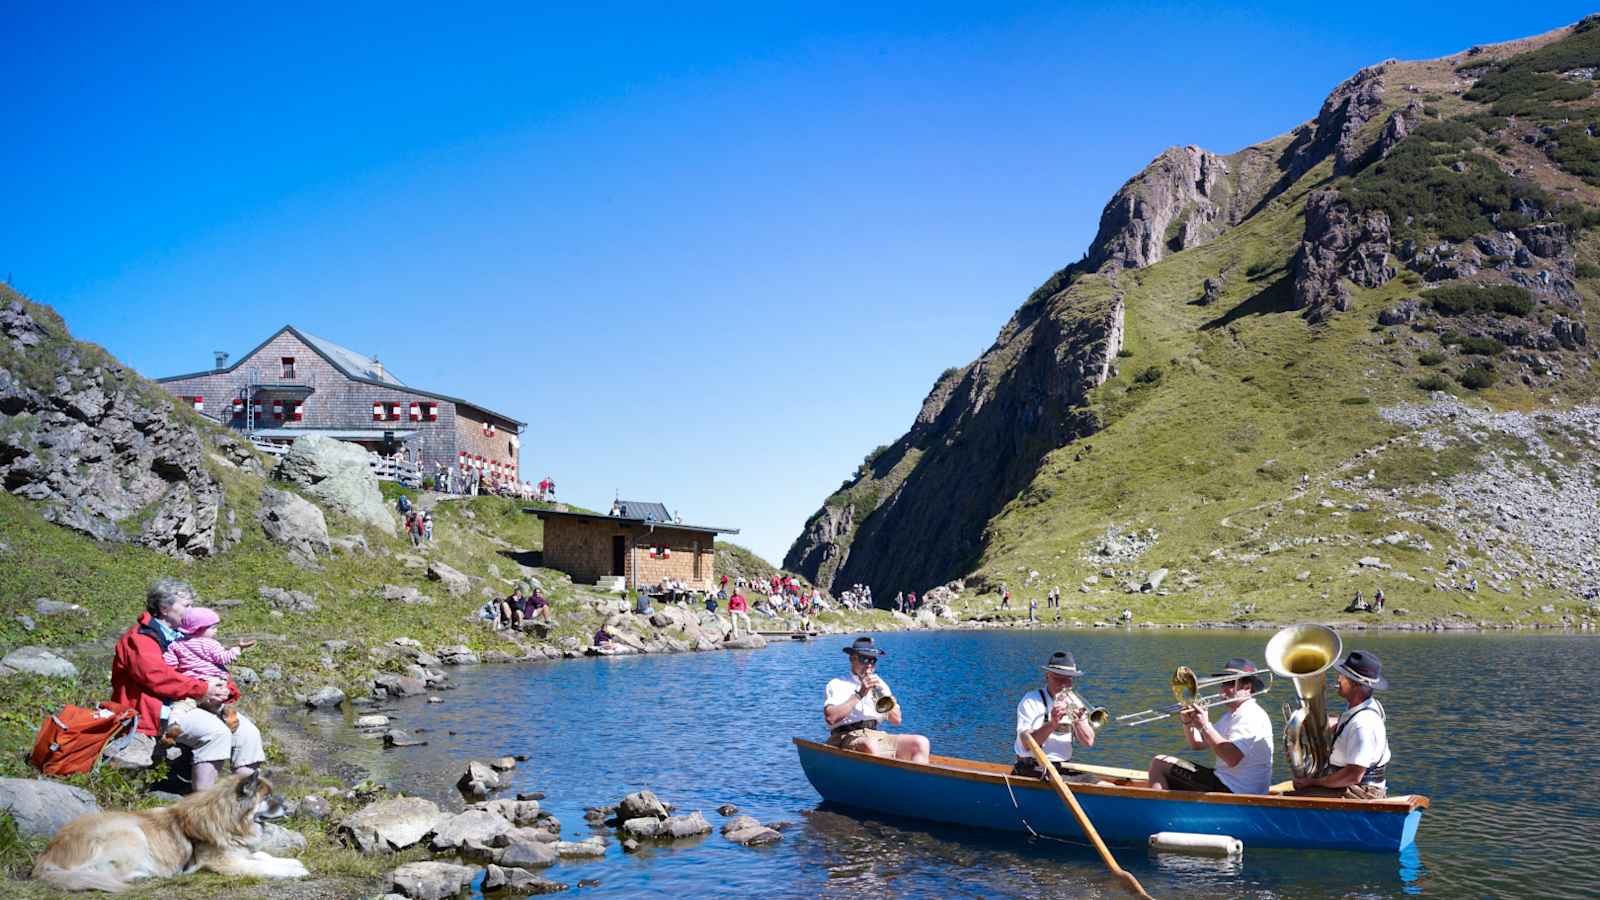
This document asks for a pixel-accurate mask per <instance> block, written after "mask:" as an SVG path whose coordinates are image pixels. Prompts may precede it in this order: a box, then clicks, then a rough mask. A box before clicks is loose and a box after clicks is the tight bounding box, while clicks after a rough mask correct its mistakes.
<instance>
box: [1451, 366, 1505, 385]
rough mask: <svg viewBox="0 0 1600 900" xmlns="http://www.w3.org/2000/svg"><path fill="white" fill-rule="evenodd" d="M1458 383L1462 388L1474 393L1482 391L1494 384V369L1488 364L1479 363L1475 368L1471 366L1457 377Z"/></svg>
mask: <svg viewBox="0 0 1600 900" xmlns="http://www.w3.org/2000/svg"><path fill="white" fill-rule="evenodd" d="M1456 381H1459V382H1461V386H1462V387H1464V388H1469V389H1471V390H1474V391H1481V390H1483V389H1484V388H1486V387H1488V386H1489V385H1491V384H1494V381H1495V373H1494V367H1493V366H1491V365H1489V364H1488V363H1479V364H1477V365H1475V366H1471V367H1470V368H1468V369H1466V370H1465V371H1463V372H1462V373H1461V374H1460V375H1458V376H1456Z"/></svg>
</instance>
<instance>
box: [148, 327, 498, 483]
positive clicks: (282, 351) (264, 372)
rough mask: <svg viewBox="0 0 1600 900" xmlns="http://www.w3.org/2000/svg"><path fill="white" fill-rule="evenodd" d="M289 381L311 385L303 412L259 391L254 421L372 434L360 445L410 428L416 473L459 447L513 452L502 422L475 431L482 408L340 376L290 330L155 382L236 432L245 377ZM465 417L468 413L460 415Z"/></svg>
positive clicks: (280, 395) (241, 420) (446, 460)
mask: <svg viewBox="0 0 1600 900" xmlns="http://www.w3.org/2000/svg"><path fill="white" fill-rule="evenodd" d="M284 357H293V358H294V372H293V377H284V371H283V358H284ZM263 383H265V384H296V385H305V386H307V387H311V388H313V389H314V390H313V392H312V393H311V394H310V395H309V396H306V397H304V400H305V406H304V409H303V418H302V419H301V420H300V421H298V422H297V421H294V420H293V418H292V412H293V407H292V403H291V401H293V400H296V399H299V398H300V396H301V395H300V394H298V393H296V392H274V391H270V390H263V391H259V392H258V393H257V395H256V396H255V398H253V399H254V400H255V402H258V403H260V405H261V411H260V413H259V414H258V415H257V416H256V427H257V428H289V429H293V428H340V429H359V430H362V431H370V432H371V433H372V440H371V441H370V442H365V441H364V442H362V443H364V444H367V445H368V449H378V447H379V446H380V445H381V442H382V441H383V433H384V432H385V431H411V432H414V433H413V435H412V437H411V438H409V439H408V440H406V441H405V442H404V444H403V445H404V446H405V447H407V448H409V449H411V450H413V451H417V452H419V453H420V455H421V460H422V466H423V474H425V475H431V474H433V472H434V471H435V466H436V465H447V466H450V465H457V464H458V461H459V454H460V453H462V452H466V453H469V454H473V455H479V456H483V457H484V458H486V459H494V460H496V461H498V462H501V463H509V464H510V465H513V466H515V465H516V463H517V457H516V451H515V449H514V447H513V445H512V443H511V440H512V438H514V437H516V435H515V434H514V433H513V432H511V431H509V430H507V425H508V424H509V423H507V422H505V421H503V420H502V421H497V422H496V423H495V426H496V429H495V432H496V433H495V437H494V438H493V439H490V438H487V437H485V436H484V435H483V433H482V432H483V424H484V420H485V418H486V417H485V415H484V413H483V412H482V411H480V410H477V409H473V408H471V407H458V406H457V404H455V403H452V402H451V401H449V400H440V399H438V398H436V397H429V396H427V395H424V394H421V393H417V392H415V391H412V390H409V389H407V388H405V387H403V386H400V385H393V386H388V385H384V386H380V385H375V384H368V383H366V382H361V381H354V380H352V379H350V378H347V377H346V376H345V375H344V374H343V373H341V372H340V371H339V370H338V369H336V368H334V367H333V366H332V365H331V364H330V363H329V362H328V361H327V360H325V359H323V358H322V356H321V355H320V354H318V353H317V352H316V351H315V350H313V349H312V348H311V347H310V346H309V345H307V344H306V343H304V342H303V341H301V340H300V339H299V338H298V337H296V336H295V335H294V334H293V333H292V332H288V331H285V332H282V333H280V334H279V335H277V336H276V337H274V338H273V339H272V340H270V341H268V342H267V343H266V344H265V345H264V346H262V347H261V349H260V350H259V351H257V352H256V353H254V354H252V355H251V356H248V357H246V358H244V359H242V360H240V361H239V362H238V363H237V364H235V365H234V367H233V368H231V369H223V370H218V371H212V372H206V373H202V374H199V375H195V376H193V377H190V378H182V379H174V380H169V381H163V382H160V384H161V386H162V387H164V388H166V389H167V390H168V391H171V392H172V393H173V394H175V395H177V396H178V397H180V398H188V397H194V396H200V397H203V398H205V407H204V410H203V411H202V413H201V414H202V415H204V416H205V417H206V418H209V419H211V420H213V421H216V422H219V423H221V424H222V425H225V426H228V427H230V428H235V429H239V430H241V431H243V430H244V429H245V426H246V423H247V422H248V421H249V420H248V417H247V416H246V415H244V414H240V415H237V416H236V415H234V411H233V398H235V397H238V396H240V391H242V390H244V389H245V388H246V387H247V386H248V385H251V384H263ZM274 400H282V401H284V414H283V418H282V419H281V420H279V419H275V418H273V413H272V409H273V407H272V401H274ZM374 403H383V404H399V410H400V417H399V418H398V419H392V418H389V417H388V410H387V408H386V409H385V418H384V419H383V420H381V421H374V420H373V418H372V404H374ZM412 403H430V404H436V405H437V406H438V419H437V420H436V421H420V422H414V421H412V420H411V404H412ZM469 416H470V417H471V418H468V417H469Z"/></svg>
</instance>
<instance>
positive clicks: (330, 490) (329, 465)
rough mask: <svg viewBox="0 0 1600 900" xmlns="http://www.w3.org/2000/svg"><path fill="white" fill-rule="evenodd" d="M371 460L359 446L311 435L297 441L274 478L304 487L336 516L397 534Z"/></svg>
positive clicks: (279, 462) (282, 460)
mask: <svg viewBox="0 0 1600 900" xmlns="http://www.w3.org/2000/svg"><path fill="white" fill-rule="evenodd" d="M367 460H368V454H367V451H366V450H364V449H362V448H361V447H359V446H357V445H355V444H350V443H346V442H344V441H340V440H335V439H333V438H329V437H323V436H322V435H318V434H308V435H306V436H305V437H299V438H295V441H294V444H293V446H291V447H290V448H289V452H288V453H286V454H284V456H283V458H282V459H280V460H279V461H278V465H277V466H276V467H274V468H273V470H272V476H273V477H274V478H277V479H279V480H282V481H287V482H290V483H292V484H298V485H300V486H301V487H302V488H304V489H305V491H306V493H308V494H310V495H311V496H313V497H316V498H317V500H318V502H320V503H322V504H323V505H324V506H327V507H328V508H329V509H331V510H334V511H335V512H339V513H342V514H344V515H346V516H349V517H350V518H352V519H355V520H356V521H358V522H362V523H365V524H367V525H371V526H373V527H374V528H377V529H379V530H380V531H382V532H383V533H384V534H394V533H395V523H394V516H393V515H392V514H390V512H389V507H388V505H387V504H385V503H384V502H383V493H382V492H381V491H379V490H378V477H377V476H376V475H374V474H373V472H372V465H371V464H370V463H369V462H368V461H367Z"/></svg>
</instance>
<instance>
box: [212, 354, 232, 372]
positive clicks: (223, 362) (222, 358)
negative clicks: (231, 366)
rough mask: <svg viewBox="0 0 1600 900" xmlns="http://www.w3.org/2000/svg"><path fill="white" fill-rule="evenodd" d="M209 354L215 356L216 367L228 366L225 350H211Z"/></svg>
mask: <svg viewBox="0 0 1600 900" xmlns="http://www.w3.org/2000/svg"><path fill="white" fill-rule="evenodd" d="M211 355H212V356H214V357H216V360H217V366H216V367H217V368H219V369H226V368H227V367H228V352H227V351H226V350H213V351H211Z"/></svg>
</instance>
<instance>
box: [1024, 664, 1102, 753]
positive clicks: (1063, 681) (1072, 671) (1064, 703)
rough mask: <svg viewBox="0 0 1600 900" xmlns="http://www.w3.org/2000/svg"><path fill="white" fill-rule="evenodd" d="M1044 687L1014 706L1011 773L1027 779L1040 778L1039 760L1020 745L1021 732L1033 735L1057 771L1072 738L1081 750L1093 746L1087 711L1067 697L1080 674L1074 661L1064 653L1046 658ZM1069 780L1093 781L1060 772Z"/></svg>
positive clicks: (1082, 705) (1070, 744) (1080, 671)
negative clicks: (1014, 730)
mask: <svg viewBox="0 0 1600 900" xmlns="http://www.w3.org/2000/svg"><path fill="white" fill-rule="evenodd" d="M1040 668H1041V669H1044V687H1043V688H1034V689H1033V690H1031V691H1029V692H1027V693H1026V694H1023V695H1022V700H1021V702H1019V703H1018V704H1017V735H1016V741H1015V743H1013V744H1012V747H1011V749H1012V750H1013V751H1015V752H1016V754H1017V763H1016V765H1014V766H1012V768H1011V774H1013V775H1022V776H1026V777H1030V778H1042V777H1044V770H1042V769H1040V768H1039V761H1038V759H1036V758H1035V757H1034V755H1033V751H1032V750H1030V749H1028V745H1027V744H1025V743H1023V741H1022V735H1023V734H1024V733H1027V734H1031V735H1033V739H1034V741H1035V742H1037V743H1038V744H1039V747H1040V749H1042V750H1044V755H1045V756H1046V757H1047V758H1048V759H1049V760H1050V762H1051V763H1052V764H1053V765H1055V767H1056V768H1057V769H1058V770H1060V769H1062V768H1063V767H1062V765H1061V764H1062V763H1065V762H1068V761H1069V760H1071V759H1072V743H1073V740H1074V739H1076V740H1077V741H1078V742H1079V743H1081V744H1083V746H1085V747H1093V746H1094V728H1093V726H1091V725H1090V724H1089V715H1088V714H1089V710H1088V708H1087V707H1086V706H1085V705H1084V704H1083V703H1082V702H1073V701H1071V700H1069V699H1068V698H1067V694H1068V692H1070V691H1071V690H1072V685H1073V680H1074V679H1076V678H1077V677H1078V676H1080V675H1082V674H1083V672H1082V670H1080V669H1079V668H1078V663H1077V660H1075V659H1073V657H1072V654H1071V653H1068V652H1067V651H1065V650H1062V651H1058V652H1056V653H1053V654H1051V655H1050V660H1049V661H1048V662H1046V663H1045V664H1044V665H1043V666H1040ZM1061 774H1062V775H1063V776H1064V777H1066V778H1067V780H1069V781H1085V780H1087V781H1095V780H1097V779H1095V778H1094V777H1093V776H1088V775H1073V774H1071V773H1068V772H1065V771H1063V772H1062V773H1061Z"/></svg>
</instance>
